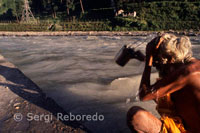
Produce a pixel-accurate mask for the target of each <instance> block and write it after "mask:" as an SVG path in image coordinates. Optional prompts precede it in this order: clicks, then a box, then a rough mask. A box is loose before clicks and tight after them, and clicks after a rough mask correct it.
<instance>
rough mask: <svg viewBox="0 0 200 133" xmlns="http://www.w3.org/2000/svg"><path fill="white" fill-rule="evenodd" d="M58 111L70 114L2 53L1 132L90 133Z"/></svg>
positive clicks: (0, 60)
mask: <svg viewBox="0 0 200 133" xmlns="http://www.w3.org/2000/svg"><path fill="white" fill-rule="evenodd" d="M58 113H60V114H62V115H69V114H68V113H67V112H65V111H64V110H63V109H62V108H61V107H60V106H59V105H58V104H57V103H56V102H55V101H54V100H53V99H51V98H49V97H46V95H45V94H44V93H43V92H42V90H41V89H40V88H39V87H38V86H37V85H36V84H34V83H33V82H32V81H31V80H30V79H29V78H27V77H26V76H25V75H24V74H23V73H22V72H21V71H20V70H19V69H18V68H16V67H15V66H14V65H13V64H12V63H10V62H8V61H6V60H5V59H4V57H3V56H1V55H0V132H20V133H28V132H70V133H71V132H72V133H86V132H89V131H88V130H87V129H86V128H84V127H83V126H82V125H80V124H79V123H78V122H76V121H64V120H61V119H59V120H58V119H57V114H58Z"/></svg>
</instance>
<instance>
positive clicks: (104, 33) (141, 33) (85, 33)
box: [0, 30, 200, 36]
mask: <svg viewBox="0 0 200 133" xmlns="http://www.w3.org/2000/svg"><path fill="white" fill-rule="evenodd" d="M162 32H168V33H174V34H180V35H188V36H197V35H200V32H194V31H172V30H170V31H162ZM157 33H158V32H157V31H132V32H123V31H120V32H114V31H66V32H60V31H59V32H31V31H30V32H8V31H5V32H4V31H1V32H0V36H146V35H149V34H157Z"/></svg>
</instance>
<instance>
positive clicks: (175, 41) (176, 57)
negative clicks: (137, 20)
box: [157, 33, 192, 64]
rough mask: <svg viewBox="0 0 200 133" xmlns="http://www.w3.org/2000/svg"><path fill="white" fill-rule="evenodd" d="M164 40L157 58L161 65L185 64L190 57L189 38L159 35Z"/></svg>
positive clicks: (166, 34)
mask: <svg viewBox="0 0 200 133" xmlns="http://www.w3.org/2000/svg"><path fill="white" fill-rule="evenodd" d="M161 37H162V38H163V39H164V40H163V42H162V43H161V44H160V47H159V52H158V55H157V56H158V58H160V61H161V62H160V63H161V64H167V63H169V61H170V63H185V62H188V61H189V60H190V59H191V57H192V50H191V42H190V39H189V37H187V36H181V37H177V36H175V35H173V34H168V33H164V34H162V35H161Z"/></svg>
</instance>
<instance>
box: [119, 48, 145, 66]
mask: <svg viewBox="0 0 200 133" xmlns="http://www.w3.org/2000/svg"><path fill="white" fill-rule="evenodd" d="M133 58H134V59H138V60H139V61H144V60H145V55H144V54H143V53H142V52H141V51H139V50H138V51H135V49H134V48H130V47H127V46H126V45H124V46H123V47H122V48H121V49H120V51H119V52H118V53H117V55H116V56H115V62H116V63H117V64H118V65H120V66H125V65H126V64H127V63H128V61H129V60H130V59H133Z"/></svg>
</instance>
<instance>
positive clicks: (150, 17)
mask: <svg viewBox="0 0 200 133" xmlns="http://www.w3.org/2000/svg"><path fill="white" fill-rule="evenodd" d="M24 1H25V0H0V21H12V22H17V23H19V22H20V21H21V18H22V15H23V10H24ZM28 2H29V6H30V9H31V11H32V13H33V15H34V17H35V19H36V20H38V21H42V20H52V21H59V22H66V21H67V22H68V21H74V20H79V21H84V22H85V21H87V22H90V21H98V24H97V25H101V26H100V27H103V25H102V24H105V27H106V28H104V29H103V30H159V29H164V30H168V29H175V30H179V29H195V30H199V29H200V27H199V25H200V24H199V22H200V0H162V1H161V0H95V1H94V0H28ZM119 11H122V12H120V13H119ZM133 13H134V14H133ZM99 21H100V23H101V24H100V23H99ZM73 25H74V24H73ZM75 25H76V24H75ZM83 25H85V23H84V24H83ZM88 25H91V23H89V24H88ZM92 25H93V24H92ZM95 25H96V24H95ZM60 26H62V29H63V28H66V27H67V25H66V24H64V25H60ZM63 26H64V27H63ZM77 26H78V27H77V28H81V26H79V24H78V25H77ZM69 27H70V26H69ZM94 27H95V26H94ZM75 29H76V28H75ZM0 30H1V27H0ZM64 30H65V29H64ZM86 30H87V28H86Z"/></svg>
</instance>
